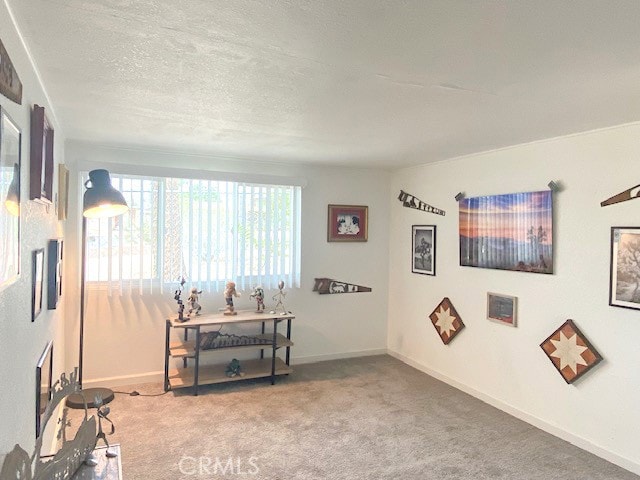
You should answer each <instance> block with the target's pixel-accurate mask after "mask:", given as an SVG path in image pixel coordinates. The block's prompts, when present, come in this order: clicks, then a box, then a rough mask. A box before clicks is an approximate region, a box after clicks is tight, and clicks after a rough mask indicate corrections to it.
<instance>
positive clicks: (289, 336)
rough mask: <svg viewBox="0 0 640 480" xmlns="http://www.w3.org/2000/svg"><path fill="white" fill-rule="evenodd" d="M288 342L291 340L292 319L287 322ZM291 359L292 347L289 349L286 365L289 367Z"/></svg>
mask: <svg viewBox="0 0 640 480" xmlns="http://www.w3.org/2000/svg"><path fill="white" fill-rule="evenodd" d="M287 340H291V319H290V318H289V319H288V320H287ZM290 357H291V347H289V346H288V347H287V356H286V364H287V365H289V359H290Z"/></svg>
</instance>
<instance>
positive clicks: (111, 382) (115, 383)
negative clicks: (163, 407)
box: [82, 371, 164, 388]
mask: <svg viewBox="0 0 640 480" xmlns="http://www.w3.org/2000/svg"><path fill="white" fill-rule="evenodd" d="M163 382H164V372H162V371H160V372H147V373H140V374H134V375H123V376H121V377H105V378H97V379H95V380H84V381H83V382H82V386H83V387H85V388H91V387H107V388H115V387H124V386H127V385H138V384H140V383H163Z"/></svg>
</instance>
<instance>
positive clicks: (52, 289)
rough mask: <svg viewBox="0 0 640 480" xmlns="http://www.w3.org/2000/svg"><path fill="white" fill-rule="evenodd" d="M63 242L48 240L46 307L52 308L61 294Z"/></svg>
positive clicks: (55, 306) (56, 304)
mask: <svg viewBox="0 0 640 480" xmlns="http://www.w3.org/2000/svg"><path fill="white" fill-rule="evenodd" d="M63 246H64V242H63V240H61V239H54V240H49V245H48V246H47V250H48V252H47V308H48V309H49V310H54V309H55V308H57V306H58V299H59V298H60V296H62V254H63Z"/></svg>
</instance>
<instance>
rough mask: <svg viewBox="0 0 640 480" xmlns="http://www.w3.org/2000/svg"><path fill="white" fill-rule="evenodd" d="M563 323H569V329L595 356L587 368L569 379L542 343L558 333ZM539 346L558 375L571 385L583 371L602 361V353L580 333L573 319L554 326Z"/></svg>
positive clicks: (587, 370) (585, 371) (589, 369)
mask: <svg viewBox="0 0 640 480" xmlns="http://www.w3.org/2000/svg"><path fill="white" fill-rule="evenodd" d="M565 325H569V326H570V327H571V329H572V330H573V331H574V332H575V333H576V335H578V337H580V340H582V341H583V342H584V344H585V345H586V346H587V348H588V349H589V350H591V352H592V353H593V356H594V357H595V361H594V362H593V363H592V364H591V365H589V366H587V368H585V369H584V370H582V371H581V372H580V373H578V374H577V375H576V376H575V377H573V378H572V379H571V380H569V379H567V378H566V377H565V376H564V374H563V373H562V369H561V368H559V367H558V366H557V365H556V364H555V362H554V361H553V359H552V358H551V356H550V355H549V354H548V353H547V352H546V350H545V349H544V345H545V343H547V342H548V341H549V339H550V338H551V337H553V336H554V335H555V334H556V333H558V331H559V330H562V329H563V328H564V326H565ZM540 348H541V349H542V351H543V352H544V353H545V355H546V356H547V358H548V359H549V361H550V362H551V363H552V364H553V367H554V368H555V369H556V370H557V371H558V373H559V374H560V376H561V377H562V379H563V380H564V381H565V382H566V383H567V384H568V385H571V384H572V383H574V382H575V381H576V380H578V379H579V378H581V377H582V376H583V375H584V374H585V373H587V372H589V371H591V369H592V368H593V367H595V366H596V365H597V364H599V363H600V362H601V361H602V355H600V352H598V350H596V348H595V347H594V346H593V345H592V344H591V342H590V341H589V340H588V339H587V337H585V336H584V334H583V333H582V331H581V330H580V329H579V328H578V327H577V326H576V324H575V323H574V322H573V320H567V321H566V322H564V323H563V324H562V325H560V326H559V327H558V328H556V329H555V330H554V331H553V333H552V334H551V335H549V336H548V337H547V338H545V339H544V341H543V342H542V343H540Z"/></svg>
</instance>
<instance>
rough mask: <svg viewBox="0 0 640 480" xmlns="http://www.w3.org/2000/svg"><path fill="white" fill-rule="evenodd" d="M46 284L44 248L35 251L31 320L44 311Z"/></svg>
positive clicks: (32, 275) (32, 270)
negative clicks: (44, 289)
mask: <svg viewBox="0 0 640 480" xmlns="http://www.w3.org/2000/svg"><path fill="white" fill-rule="evenodd" d="M43 284H44V248H40V249H38V250H34V251H33V266H32V269H31V321H32V322H34V321H35V320H36V317H37V316H38V315H40V312H41V311H42V289H43Z"/></svg>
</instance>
